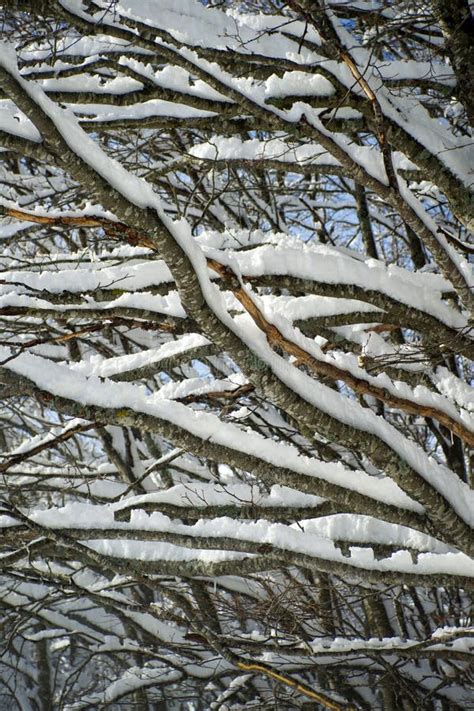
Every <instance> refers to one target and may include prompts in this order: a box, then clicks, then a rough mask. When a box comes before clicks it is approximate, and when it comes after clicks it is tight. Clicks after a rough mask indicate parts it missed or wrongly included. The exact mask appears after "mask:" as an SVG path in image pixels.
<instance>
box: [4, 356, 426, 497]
mask: <svg viewBox="0 0 474 711" xmlns="http://www.w3.org/2000/svg"><path fill="white" fill-rule="evenodd" d="M9 355H10V351H9V349H7V348H5V347H3V346H2V347H0V360H5V359H6V358H8V357H9ZM265 355H267V354H265ZM287 366H288V368H291V366H289V365H288V364H287ZM6 367H7V368H8V369H9V370H12V371H13V372H15V373H17V374H18V375H22V376H24V377H26V378H28V379H30V380H32V381H33V382H35V383H36V384H37V385H38V387H40V388H41V389H44V390H46V391H47V392H51V393H52V394H54V395H57V396H60V397H64V398H68V399H72V400H75V401H76V402H78V403H81V404H83V405H92V406H95V407H102V408H107V409H117V410H123V409H124V408H127V409H128V408H129V409H130V410H131V411H133V412H135V413H137V414H139V413H144V414H148V415H151V416H152V417H154V418H156V419H157V427H158V428H159V421H160V420H162V421H166V422H170V423H172V424H174V425H176V426H177V427H179V428H181V429H184V430H186V431H188V432H189V433H191V434H193V435H195V436H197V437H199V438H200V439H203V440H209V441H211V442H215V443H216V444H220V445H222V446H224V447H228V448H230V449H231V450H232V449H234V450H236V451H243V452H247V453H248V454H251V455H252V456H255V457H258V458H259V459H261V460H263V461H266V462H268V463H269V464H271V465H272V466H274V467H277V468H279V467H283V468H285V467H286V468H288V469H291V470H293V471H295V472H297V473H300V474H304V475H305V476H308V477H316V478H321V479H324V480H326V481H329V482H332V483H334V484H337V485H339V486H345V487H347V488H348V489H351V490H353V491H358V492H359V493H364V494H366V495H367V496H369V497H373V498H375V499H378V500H380V501H385V502H386V503H390V504H395V505H396V504H398V505H400V506H402V507H403V508H408V509H411V510H415V511H420V510H422V509H421V507H420V505H419V504H416V503H415V502H413V501H412V500H411V499H410V498H409V497H408V496H406V494H404V493H403V492H402V491H401V490H400V489H399V488H398V487H397V485H396V484H395V483H394V482H392V481H391V480H390V479H382V478H374V477H371V476H369V475H367V474H365V473H364V472H362V471H359V472H355V471H352V470H349V469H346V468H345V467H344V466H343V465H342V464H340V463H323V462H318V461H315V460H314V459H312V458H309V457H303V456H301V455H299V454H298V452H297V450H296V449H295V448H294V447H291V446H289V445H285V444H282V443H280V442H274V441H272V440H269V439H266V438H264V437H262V436H261V435H259V434H257V433H254V432H252V431H251V430H247V431H245V430H242V429H241V428H239V427H237V426H236V425H235V424H232V423H226V422H222V421H221V420H219V418H218V417H216V416H215V415H213V414H211V413H208V412H201V411H199V412H198V411H193V410H190V409H189V408H188V407H186V405H182V404H181V403H178V402H174V401H170V400H164V399H160V398H159V397H157V395H156V394H154V395H148V394H147V391H146V389H145V388H144V387H143V386H137V385H130V384H126V383H120V384H118V383H113V382H110V381H107V382H103V381H102V380H101V379H100V378H98V377H97V376H91V377H85V376H83V375H82V374H80V373H78V372H77V371H75V370H72V369H70V368H68V367H66V366H63V365H58V364H56V363H51V362H46V361H45V360H44V359H43V358H40V357H38V356H34V355H30V354H28V353H21V354H19V355H17V357H16V358H15V359H14V360H11V361H9V362H8V363H7V366H6ZM292 370H294V369H292ZM295 372H298V373H299V371H295ZM300 375H301V376H303V373H301V374H300ZM310 382H311V389H312V390H314V388H315V386H316V383H315V382H314V381H313V380H312V379H310ZM319 387H323V388H324V386H319ZM325 389H326V390H329V388H325ZM305 391H306V392H305V394H306V396H307V393H308V389H307V386H306V388H305ZM330 392H331V393H333V391H330ZM333 395H334V396H335V397H337V395H336V394H335V393H333ZM339 397H340V396H339ZM350 404H352V403H348V404H347V405H346V407H348V405H350ZM337 406H338V407H339V403H338V405H337ZM124 417H125V418H126V414H124ZM367 417H368V415H367ZM354 421H357V422H358V423H359V424H360V416H357V415H355V413H354ZM387 427H388V426H387ZM391 429H392V428H390V430H391ZM420 457H421V454H420ZM433 466H434V463H433Z"/></svg>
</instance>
